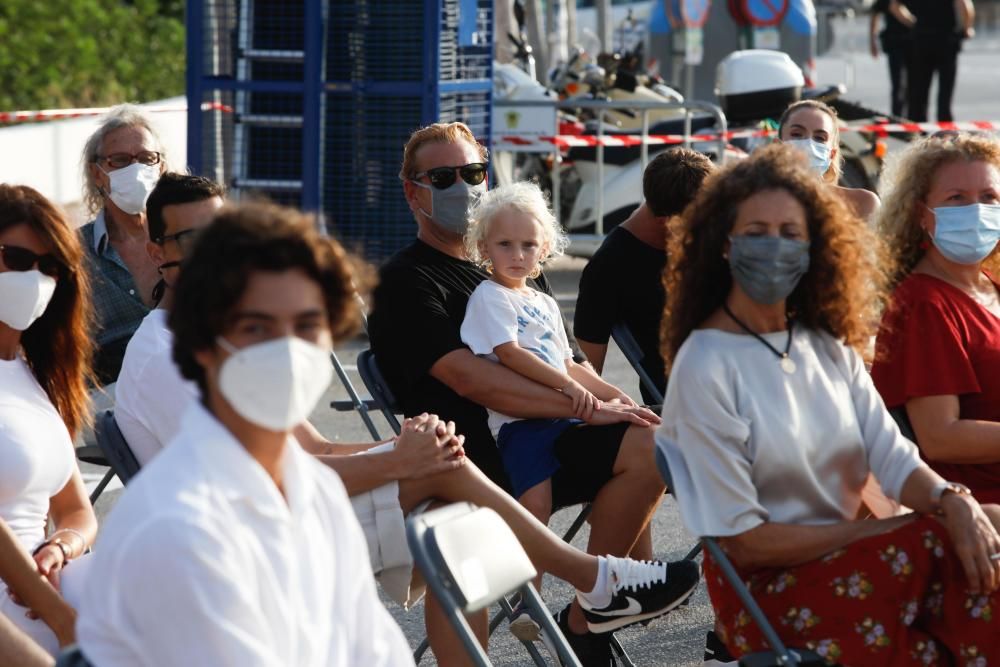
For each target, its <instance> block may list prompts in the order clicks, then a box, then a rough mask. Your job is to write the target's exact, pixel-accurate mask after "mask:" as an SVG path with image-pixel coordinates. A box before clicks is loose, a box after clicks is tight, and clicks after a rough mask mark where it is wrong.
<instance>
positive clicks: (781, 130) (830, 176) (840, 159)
mask: <svg viewBox="0 0 1000 667" xmlns="http://www.w3.org/2000/svg"><path fill="white" fill-rule="evenodd" d="M802 109H815V110H817V111H821V112H823V113H825V114H826V115H827V116H829V117H830V118H831V119H832V120H833V136H831V137H830V147H831V148H835V149H836V150H837V157H836V158H835V159H833V160H831V161H830V168H829V169H827V170H826V173H825V174H823V180H824V181H826V182H828V183H834V184H836V183H839V182H840V176H841V175H842V174H843V173H844V156H843V155H841V151H840V117H839V116H837V110H836V109H834V108H833V107H831V106H830V105H829V104H827V103H826V102H820V101H819V100H802V101H801V102H794V103H792V104H790V105H788V108H787V109H785V112H784V113H783V114H781V118H780V119H779V120H778V138H779V139H781V140H782V141H785V136H784V135H785V127H787V126H788V123H789V121H791V119H792V116H793V115H795V113H796V112H797V111H801V110H802Z"/></svg>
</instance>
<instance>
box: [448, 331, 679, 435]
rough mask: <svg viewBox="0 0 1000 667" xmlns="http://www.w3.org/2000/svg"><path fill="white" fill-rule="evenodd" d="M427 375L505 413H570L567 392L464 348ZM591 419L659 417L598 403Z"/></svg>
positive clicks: (610, 420)
mask: <svg viewBox="0 0 1000 667" xmlns="http://www.w3.org/2000/svg"><path fill="white" fill-rule="evenodd" d="M431 376H433V377H434V378H435V379H437V380H438V381H440V382H443V383H444V384H446V385H448V387H450V388H451V389H452V390H453V391H454V392H455V393H457V394H458V395H460V396H463V397H464V398H466V399H468V400H470V401H473V402H475V403H478V404H480V405H484V406H486V407H488V408H490V409H492V410H496V411H497V412H501V413H503V414H505V415H511V416H513V417H520V418H522V419H532V418H547V419H558V418H566V417H572V416H573V403H572V401H571V400H570V399H569V397H568V396H565V395H564V394H561V393H560V392H558V391H552V389H550V388H549V387H546V386H543V385H540V384H538V383H537V382H533V381H532V380H529V379H528V378H526V377H524V376H522V375H519V374H518V373H515V372H514V371H512V370H511V369H509V368H506V367H504V366H503V364H495V363H493V362H492V361H489V360H487V359H481V358H479V357H476V355H474V354H472V352H471V351H469V350H468V349H461V350H453V351H451V352H449V353H448V354H446V355H444V356H443V357H441V358H440V359H438V360H437V361H436V362H435V363H434V365H433V366H432V367H431ZM588 421H590V422H591V423H603V424H607V423H615V422H620V421H628V422H631V423H633V424H639V425H640V426H646V425H649V424H658V423H659V421H660V420H659V418H658V417H657V416H656V415H655V414H653V413H652V412H650V411H649V410H644V409H642V408H628V409H625V408H615V407H613V406H602V408H601V409H600V410H595V411H594V414H593V418H592V419H591V420H588Z"/></svg>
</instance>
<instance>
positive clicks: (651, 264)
mask: <svg viewBox="0 0 1000 667" xmlns="http://www.w3.org/2000/svg"><path fill="white" fill-rule="evenodd" d="M666 262H667V253H666V252H664V251H663V250H657V249H656V248H653V247H652V246H650V245H648V244H646V243H643V242H642V241H640V240H639V239H638V238H636V237H635V236H634V235H633V234H632V233H631V232H629V231H628V230H626V229H623V228H621V227H616V228H614V229H613V230H611V233H610V234H608V237H607V238H606V239H604V243H602V244H601V247H600V248H598V249H597V252H596V253H594V256H593V257H592V258H591V259H590V262H588V263H587V266H586V267H585V268H584V269H583V274H582V275H581V276H580V294H579V296H577V299H576V314H575V315H574V317H573V333H574V334H575V335H576V337H577V338H579V339H580V340H585V341H587V342H589V343H596V344H598V345H601V344H604V343H607V342H608V338H609V337H610V336H611V327H612V326H614V325H615V324H617V323H618V322H624V323H625V325H626V326H627V327H628V328H629V329H630V330H631V331H632V335H633V336H634V337H635V341H636V343H638V344H639V348H640V349H641V350H642V354H643V358H642V367H643V368H644V369H645V371H646V372H647V373H649V376H650V377H651V378H652V379H653V380H654V381H655V382H656V383H657V386H658V387H659V389H660V392H661V393H662V392H663V391H664V389H665V388H666V384H667V381H666V373H665V370H664V366H663V358H662V357H661V356H660V319H661V317H662V316H663V302H664V300H665V299H666V296H665V293H664V291H663V281H662V277H661V276H662V274H663V267H664V265H665V264H666ZM642 398H643V400H644V401H646V403H654V402H657V401H655V400H654V397H653V396H650V395H649V394H648V392H647V391H646V390H645V388H642Z"/></svg>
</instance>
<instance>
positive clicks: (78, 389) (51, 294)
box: [0, 184, 97, 653]
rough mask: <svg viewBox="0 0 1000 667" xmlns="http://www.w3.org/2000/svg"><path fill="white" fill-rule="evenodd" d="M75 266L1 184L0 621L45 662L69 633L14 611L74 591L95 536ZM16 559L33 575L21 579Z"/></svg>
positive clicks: (72, 238) (38, 208)
mask: <svg viewBox="0 0 1000 667" xmlns="http://www.w3.org/2000/svg"><path fill="white" fill-rule="evenodd" d="M82 260H83V251H82V249H81V248H80V243H79V241H78V240H77V237H76V235H75V234H74V233H73V231H72V229H71V228H70V226H69V224H68V222H67V221H66V218H65V217H64V215H63V214H62V213H61V212H60V211H59V210H57V209H56V208H55V207H54V206H53V205H52V204H51V203H50V202H49V201H48V200H47V199H45V198H44V197H43V196H42V195H40V194H39V193H38V192H36V191H35V190H32V189H31V188H28V187H25V186H13V185H2V184H0V425H2V428H0V521H2V522H3V523H4V524H6V526H7V527H8V528H9V529H10V531H11V532H12V533H13V534H14V536H15V537H16V539H17V543H18V546H19V550H20V553H18V554H16V555H13V554H9V553H3V554H0V557H2V558H3V561H4V568H5V572H7V574H8V576H9V577H10V581H8V580H7V579H4V581H3V582H2V583H0V585H2V586H3V589H4V590H3V594H2V595H0V613H2V614H3V615H5V616H7V617H8V618H9V619H10V620H11V621H12V622H13V623H14V624H15V625H17V626H18V627H20V628H21V629H22V630H23V631H25V632H26V633H27V634H28V635H29V636H30V637H31V638H32V639H34V640H35V641H36V642H37V643H38V644H39V645H41V646H42V647H43V648H45V649H46V650H48V651H49V652H50V653H55V652H56V651H57V650H58V648H59V645H60V644H61V643H62V644H65V643H67V642H69V641H71V640H72V627H70V628H69V629H67V628H66V627H64V626H61V625H58V624H56V623H53V626H54V627H49V626H48V625H47V624H46V622H45V621H43V620H41V619H38V618H37V616H36V613H35V612H38V613H44V612H43V610H41V609H36V610H34V611H29V610H28V609H26V608H25V607H24V606H22V605H21V604H20V602H21V601H22V600H38V599H42V598H44V596H45V591H44V590H38V589H39V587H49V586H51V587H53V588H55V589H56V590H60V589H62V590H70V589H72V590H76V589H77V586H78V585H79V581H77V582H76V585H74V582H73V581H72V579H74V578H75V577H74V575H76V576H79V574H80V573H79V567H80V566H79V565H77V564H76V563H74V562H73V561H74V560H75V559H77V558H79V557H80V556H82V555H83V553H84V551H86V550H87V548H88V547H89V546H90V545H91V543H92V542H93V540H94V537H95V535H96V533H97V519H96V517H95V516H94V511H93V509H92V508H91V506H90V502H89V501H88V499H87V494H86V490H85V489H84V485H83V480H82V479H81V477H80V471H79V469H78V468H77V465H76V459H75V456H74V450H73V437H74V436H75V435H76V434H77V432H78V431H79V429H80V428H81V426H82V425H83V423H84V422H85V421H86V419H87V411H88V395H87V382H86V378H87V376H88V375H89V370H90V354H91V343H90V338H89V336H88V332H87V324H88V321H87V320H88V316H89V283H88V281H87V277H86V274H85V273H84V272H83V271H82V270H81V263H82ZM49 522H51V524H52V527H53V530H52V532H51V533H49V534H48V535H46V527H47V525H48V523H49ZM15 556H16V557H15ZM18 560H19V561H20V562H24V563H27V564H28V565H26V566H25V567H27V568H30V567H32V566H33V567H34V568H35V570H36V571H37V573H38V574H41V575H42V576H41V577H39V576H37V574H36V575H34V576H24V572H23V568H22V571H19V570H18V569H17V563H16V562H15V561H18ZM11 568H13V569H11ZM64 572H65V573H66V575H68V577H67V579H63V573H64ZM64 584H65V586H64ZM14 588H16V589H17V590H13V589H14ZM43 618H45V619H46V621H50V622H51V618H52V617H51V615H45V616H43ZM57 633H58V634H57Z"/></svg>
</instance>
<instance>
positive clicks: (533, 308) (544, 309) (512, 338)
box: [461, 280, 573, 438]
mask: <svg viewBox="0 0 1000 667" xmlns="http://www.w3.org/2000/svg"><path fill="white" fill-rule="evenodd" d="M461 335H462V342H463V343H465V344H466V345H468V346H469V348H470V349H471V350H472V352H473V353H474V354H477V355H479V356H482V357H487V358H489V359H492V360H493V361H498V359H497V356H496V355H495V354H493V350H494V349H495V348H496V347H497V346H498V345H503V344H504V343H510V342H517V344H518V345H519V346H520V347H521V348H522V349H524V350H527V351H528V352H531V353H533V354H535V355H536V356H538V358H540V359H541V360H542V361H544V362H545V363H547V364H549V365H550V366H552V367H553V368H556V369H558V370H559V371H561V372H563V373H565V372H566V360H567V359H571V358H572V357H573V351H572V350H571V349H570V347H569V340H568V339H567V337H566V328H565V326H564V325H563V319H562V313H561V312H560V311H559V305H558V304H557V303H556V300H555V299H553V298H552V297H551V296H549V295H548V294H545V293H544V292H539V291H538V290H535V289H532V288H530V287H529V288H526V290H525V291H523V292H521V291H517V290H513V289H510V288H508V287H504V286H503V285H500V284H499V283H496V282H493V281H492V280H484V281H483V282H481V283H479V286H478V287H476V289H475V291H474V292H473V293H472V296H471V297H469V304H468V306H466V308H465V320H464V321H463V322H462V330H461ZM489 415H490V419H489V425H490V431H492V433H493V437H494V438H496V437H497V433H498V432H499V431H500V427H501V426H503V425H504V424H506V423H508V422H512V421H517V418H516V417H510V416H508V415H504V414H501V413H499V412H495V411H493V410H489Z"/></svg>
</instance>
